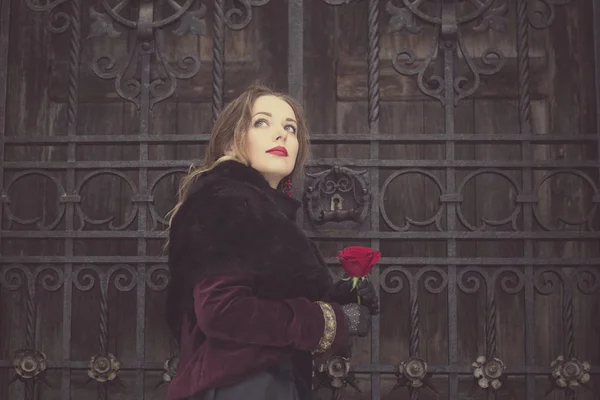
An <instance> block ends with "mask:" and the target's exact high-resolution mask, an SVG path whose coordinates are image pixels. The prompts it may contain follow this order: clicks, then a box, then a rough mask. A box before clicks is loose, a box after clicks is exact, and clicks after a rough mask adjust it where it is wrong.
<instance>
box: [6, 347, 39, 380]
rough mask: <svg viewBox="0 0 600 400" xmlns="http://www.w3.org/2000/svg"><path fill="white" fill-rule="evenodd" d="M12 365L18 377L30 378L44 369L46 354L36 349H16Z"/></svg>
mask: <svg viewBox="0 0 600 400" xmlns="http://www.w3.org/2000/svg"><path fill="white" fill-rule="evenodd" d="M13 365H14V367H15V371H16V372H17V375H19V377H21V378H23V379H31V378H34V377H36V376H38V375H40V374H41V373H43V372H44V371H46V368H47V365H46V355H45V354H44V353H42V352H41V351H37V350H31V349H25V350H17V351H16V352H15V357H14V359H13Z"/></svg>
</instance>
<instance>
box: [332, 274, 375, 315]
mask: <svg viewBox="0 0 600 400" xmlns="http://www.w3.org/2000/svg"><path fill="white" fill-rule="evenodd" d="M357 296H360V304H362V305H364V306H366V307H367V308H368V309H369V311H370V312H371V315H377V314H379V297H378V296H377V292H375V287H374V286H373V283H371V281H368V280H366V279H364V280H362V281H360V282H359V283H358V287H357V288H356V289H355V290H352V280H350V279H349V280H343V279H340V280H339V281H337V282H335V283H334V284H333V287H332V288H331V290H330V291H329V296H327V297H328V299H329V300H331V301H332V302H334V303H338V304H350V303H356V302H358V298H357Z"/></svg>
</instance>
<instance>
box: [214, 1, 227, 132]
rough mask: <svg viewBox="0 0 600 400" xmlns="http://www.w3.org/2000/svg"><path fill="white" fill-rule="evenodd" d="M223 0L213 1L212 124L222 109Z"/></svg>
mask: <svg viewBox="0 0 600 400" xmlns="http://www.w3.org/2000/svg"><path fill="white" fill-rule="evenodd" d="M224 7H225V0H215V13H214V17H215V20H214V22H213V24H214V26H213V71H212V72H213V82H212V84H213V106H212V108H213V124H214V123H215V121H216V120H217V116H218V115H219V114H220V113H221V110H222V109H223V88H224V74H225V13H224Z"/></svg>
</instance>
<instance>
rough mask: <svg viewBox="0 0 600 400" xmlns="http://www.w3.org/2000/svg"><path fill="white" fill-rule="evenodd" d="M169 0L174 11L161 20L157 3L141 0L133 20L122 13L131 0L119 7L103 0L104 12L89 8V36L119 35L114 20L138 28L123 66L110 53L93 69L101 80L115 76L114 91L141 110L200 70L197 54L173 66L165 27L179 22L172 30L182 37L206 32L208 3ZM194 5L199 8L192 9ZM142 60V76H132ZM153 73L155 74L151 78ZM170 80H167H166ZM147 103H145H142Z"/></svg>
mask: <svg viewBox="0 0 600 400" xmlns="http://www.w3.org/2000/svg"><path fill="white" fill-rule="evenodd" d="M181 2H182V1H179V2H178V0H167V2H166V3H167V4H168V5H169V6H170V8H171V10H172V12H173V13H172V14H171V15H170V16H167V17H165V18H163V19H161V20H156V21H155V20H154V14H155V9H154V3H153V2H152V1H147V0H144V1H142V2H140V5H139V9H138V18H137V20H130V19H127V18H125V17H123V16H122V13H123V11H124V10H125V9H127V7H129V6H130V3H131V2H130V0H121V1H120V2H119V3H118V4H117V5H116V6H114V7H111V6H110V5H109V4H108V3H107V0H102V1H101V5H102V7H103V9H104V12H99V11H96V10H94V9H93V8H92V9H91V11H90V15H91V17H92V19H94V23H93V24H92V31H91V33H90V36H92V37H95V36H102V35H107V36H109V37H118V36H120V33H119V31H118V30H117V29H116V28H115V27H114V25H115V23H116V24H117V25H119V26H121V27H123V28H125V29H128V30H135V31H136V35H137V41H136V45H135V46H132V48H131V50H130V52H129V55H128V56H127V60H126V61H125V62H124V63H121V64H122V65H121V66H120V67H118V66H117V62H116V61H115V60H114V59H113V58H112V57H111V56H109V55H104V56H101V57H99V58H97V59H96V60H95V61H94V63H93V65H92V68H93V70H94V72H95V73H96V75H97V76H98V77H99V78H102V79H114V80H115V90H116V92H117V93H118V95H119V96H120V97H122V98H123V99H125V100H127V101H130V102H132V103H134V104H135V105H136V106H137V107H138V109H140V108H145V107H146V105H147V107H149V108H150V109H152V108H153V107H154V105H155V104H156V103H158V102H160V101H163V100H165V99H167V98H169V97H170V96H171V95H173V93H174V92H175V89H176V87H177V79H190V78H193V77H194V76H196V74H197V73H198V71H199V70H200V60H199V59H198V57H196V56H195V55H184V56H182V57H181V58H180V59H179V60H178V61H177V63H176V66H174V65H173V64H172V63H170V62H169V61H168V60H167V56H166V53H165V50H164V44H163V41H162V33H163V32H162V31H161V30H162V29H163V28H165V27H167V26H169V25H172V24H175V23H176V22H179V25H178V26H177V28H175V29H173V33H174V34H175V35H178V36H182V35H185V34H187V33H188V32H191V33H193V34H195V35H204V34H205V24H204V21H203V19H204V17H205V15H206V6H205V5H204V4H202V3H201V2H199V1H198V0H185V2H183V4H180V3H181ZM194 4H199V5H198V7H196V8H194V9H192V6H193V5H194ZM152 56H154V57H155V60H156V62H157V64H158V65H157V68H156V71H155V74H151V73H150V69H151V65H150V63H151V57H152ZM138 60H141V64H142V65H141V71H142V73H141V78H136V77H133V76H132V75H133V74H132V72H133V71H135V70H137V62H138ZM130 71H131V72H130ZM151 76H156V77H155V78H151ZM167 81H168V82H169V83H166V82H167ZM143 105H144V106H143Z"/></svg>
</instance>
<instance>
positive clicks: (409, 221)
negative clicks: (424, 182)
mask: <svg viewBox="0 0 600 400" xmlns="http://www.w3.org/2000/svg"><path fill="white" fill-rule="evenodd" d="M405 175H418V176H423V177H426V178H429V180H431V181H432V182H433V183H434V184H435V186H436V187H437V189H438V191H439V193H440V194H441V193H443V191H444V189H443V186H442V183H441V182H440V180H439V179H438V178H437V177H436V176H435V175H434V174H432V173H431V172H428V171H423V170H420V169H406V170H402V171H397V172H394V173H393V174H392V175H390V176H389V177H388V178H387V179H386V180H385V182H384V183H383V186H382V188H381V194H380V196H379V203H380V204H379V209H380V210H381V216H382V217H383V219H384V221H385V222H386V223H387V225H388V227H389V228H390V229H393V230H394V231H400V232H406V231H408V230H409V229H410V228H411V227H412V226H418V227H425V226H429V225H431V224H435V227H436V228H437V230H438V231H442V230H443V228H442V223H441V221H442V215H443V213H444V207H443V206H442V207H439V208H438V209H437V211H436V212H435V213H434V214H433V215H432V216H431V217H430V218H428V219H426V220H425V221H417V220H415V219H413V218H410V217H408V216H407V217H405V218H404V225H402V226H399V225H396V224H395V223H394V222H392V220H391V218H390V217H389V215H388V213H387V210H386V207H385V200H386V193H387V191H388V189H389V186H390V184H391V183H392V182H394V181H395V180H396V179H398V178H400V177H402V176H405Z"/></svg>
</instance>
